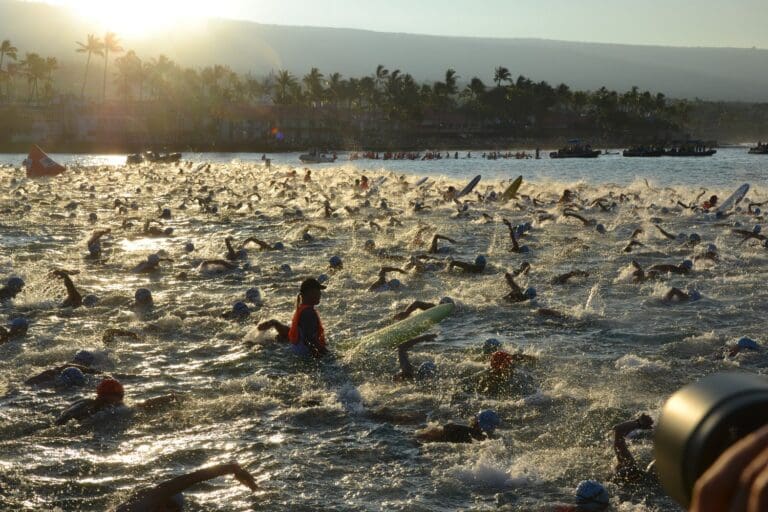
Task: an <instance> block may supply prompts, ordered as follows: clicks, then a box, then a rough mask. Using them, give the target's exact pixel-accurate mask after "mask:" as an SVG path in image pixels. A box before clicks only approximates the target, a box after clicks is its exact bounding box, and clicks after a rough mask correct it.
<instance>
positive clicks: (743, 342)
mask: <svg viewBox="0 0 768 512" xmlns="http://www.w3.org/2000/svg"><path fill="white" fill-rule="evenodd" d="M743 350H755V351H758V350H760V345H758V344H757V342H756V341H755V340H753V339H752V338H748V337H746V336H743V337H742V338H739V341H737V342H736V344H734V345H732V346H731V347H730V348H729V349H728V357H736V356H737V355H739V353H740V352H741V351H743Z"/></svg>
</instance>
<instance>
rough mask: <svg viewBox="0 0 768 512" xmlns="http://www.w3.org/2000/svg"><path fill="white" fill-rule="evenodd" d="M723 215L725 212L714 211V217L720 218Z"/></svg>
mask: <svg viewBox="0 0 768 512" xmlns="http://www.w3.org/2000/svg"><path fill="white" fill-rule="evenodd" d="M724 215H725V214H724V213H723V212H721V211H718V212H717V213H715V218H716V219H722V218H723V216H724Z"/></svg>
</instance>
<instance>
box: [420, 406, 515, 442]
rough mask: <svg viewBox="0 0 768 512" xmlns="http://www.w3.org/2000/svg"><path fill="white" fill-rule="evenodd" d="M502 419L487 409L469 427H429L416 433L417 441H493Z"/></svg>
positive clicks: (448, 424)
mask: <svg viewBox="0 0 768 512" xmlns="http://www.w3.org/2000/svg"><path fill="white" fill-rule="evenodd" d="M500 424H501V419H500V418H499V415H498V414H496V412H495V411H492V410H490V409H486V410H484V411H480V412H479V413H477V414H476V415H475V416H473V417H472V418H471V419H470V421H469V425H457V424H455V423H447V424H445V425H437V426H429V427H427V428H425V429H422V430H419V431H417V432H416V439H417V440H418V441H421V442H423V443H471V442H472V441H485V440H486V439H491V438H492V437H493V434H494V432H496V428H497V427H498V426H499V425H500Z"/></svg>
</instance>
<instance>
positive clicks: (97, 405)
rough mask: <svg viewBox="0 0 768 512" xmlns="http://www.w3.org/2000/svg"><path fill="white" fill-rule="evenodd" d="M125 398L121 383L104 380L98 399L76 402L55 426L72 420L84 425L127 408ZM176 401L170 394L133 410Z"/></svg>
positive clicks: (136, 406) (62, 414)
mask: <svg viewBox="0 0 768 512" xmlns="http://www.w3.org/2000/svg"><path fill="white" fill-rule="evenodd" d="M124 396H125V390H124V388H123V385H122V384H121V383H120V382H119V381H117V380H115V379H104V380H102V381H101V382H100V383H99V385H98V386H96V398H83V399H81V400H78V401H76V402H75V403H73V404H72V405H71V406H69V407H68V408H67V409H66V410H64V411H63V412H62V413H61V414H60V415H59V417H58V418H56V422H55V424H56V425H66V424H67V423H69V421H70V420H77V421H78V422H81V423H82V422H83V421H85V420H87V419H89V418H91V417H92V416H94V415H95V414H97V413H100V412H102V411H108V410H111V411H115V410H117V409H121V408H127V406H126V405H125V404H124V403H123V398H124ZM176 401H178V397H177V396H176V395H174V394H168V395H163V396H158V397H155V398H150V399H149V400H145V401H144V402H140V403H138V404H135V405H134V406H133V407H132V409H138V410H142V411H148V410H151V409H153V408H155V407H158V406H161V405H165V404H168V403H170V402H176Z"/></svg>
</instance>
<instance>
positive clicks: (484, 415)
mask: <svg viewBox="0 0 768 512" xmlns="http://www.w3.org/2000/svg"><path fill="white" fill-rule="evenodd" d="M475 418H476V419H477V425H478V426H479V427H480V430H482V431H483V432H485V433H486V434H493V432H494V431H495V430H496V427H498V426H499V425H501V418H499V415H498V414H496V412H495V411H492V410H490V409H486V410H484V411H480V412H479V413H477V416H475Z"/></svg>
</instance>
